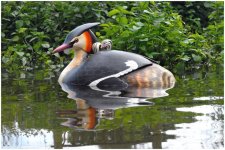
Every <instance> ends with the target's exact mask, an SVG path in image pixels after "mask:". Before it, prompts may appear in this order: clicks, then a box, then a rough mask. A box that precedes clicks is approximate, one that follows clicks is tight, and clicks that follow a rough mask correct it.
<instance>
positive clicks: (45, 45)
mask: <svg viewBox="0 0 225 150" xmlns="http://www.w3.org/2000/svg"><path fill="white" fill-rule="evenodd" d="M41 46H42V47H43V48H49V47H50V45H49V43H44V44H41Z"/></svg>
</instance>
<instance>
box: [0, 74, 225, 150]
mask: <svg viewBox="0 0 225 150" xmlns="http://www.w3.org/2000/svg"><path fill="white" fill-rule="evenodd" d="M209 74H210V76H208V77H206V78H205V75H204V79H199V78H201V73H200V75H199V74H198V79H192V78H191V77H186V78H185V79H182V80H178V82H177V83H176V84H177V85H176V87H175V88H173V89H170V90H168V92H165V90H162V89H161V90H153V91H151V92H150V91H148V89H142V90H140V89H129V90H127V91H115V90H114V91H107V90H104V91H102V90H100V91H95V90H93V89H90V88H89V89H88V88H78V87H72V90H71V87H70V88H69V89H70V91H68V87H66V88H64V91H66V90H65V89H67V91H66V92H67V93H68V95H67V93H65V92H62V90H61V87H60V86H59V85H58V83H57V81H56V80H57V79H56V78H48V77H46V76H45V75H43V73H38V75H37V74H34V75H30V76H31V77H30V78H24V76H23V78H22V79H19V78H15V79H13V80H12V79H11V78H3V85H4V86H3V87H2V129H1V131H2V134H1V136H2V138H1V143H2V144H1V145H2V148H19V149H22V148H46V149H48V148H74V147H79V148H85V149H86V148H139V149H143V148H170V149H172V148H176V149H181V148H182V149H184V148H185V149H186V148H188V149H191V148H192V149H200V148H214V149H215V148H223V147H224V143H223V141H224V136H223V132H224V128H223V127H224V122H223V120H224V117H223V114H224V108H223V99H224V97H223V91H222V90H221V89H223V77H222V76H219V75H218V74H214V73H209ZM27 76H29V75H26V77H27ZM43 78H44V80H43ZM194 78H196V73H195V76H194ZM134 93H135V94H136V95H137V94H139V96H134ZM153 93H154V94H153ZM167 93H169V96H167V95H168V94H167ZM143 94H148V95H147V96H146V95H144V96H143ZM141 95H142V96H141ZM150 95H154V96H152V97H151V98H150V99H148V100H146V98H144V97H149V96H150ZM67 97H69V98H67ZM90 112H92V113H90ZM93 112H94V113H93ZM93 114H94V115H93ZM90 121H92V122H90ZM93 121H94V123H93ZM90 123H93V124H92V125H91V126H88V127H87V125H88V124H89V125H90Z"/></svg>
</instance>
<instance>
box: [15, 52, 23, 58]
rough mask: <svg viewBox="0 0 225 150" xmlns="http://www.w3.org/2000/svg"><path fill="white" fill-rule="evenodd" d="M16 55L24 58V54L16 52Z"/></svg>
mask: <svg viewBox="0 0 225 150" xmlns="http://www.w3.org/2000/svg"><path fill="white" fill-rule="evenodd" d="M16 54H17V55H19V56H20V57H22V56H23V55H24V52H16Z"/></svg>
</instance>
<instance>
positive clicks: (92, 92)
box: [57, 84, 174, 148]
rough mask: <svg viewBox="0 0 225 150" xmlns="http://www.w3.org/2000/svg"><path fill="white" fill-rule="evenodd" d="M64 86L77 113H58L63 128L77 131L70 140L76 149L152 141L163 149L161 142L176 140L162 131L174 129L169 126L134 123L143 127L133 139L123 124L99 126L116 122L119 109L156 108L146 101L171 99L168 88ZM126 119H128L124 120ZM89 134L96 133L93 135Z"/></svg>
mask: <svg viewBox="0 0 225 150" xmlns="http://www.w3.org/2000/svg"><path fill="white" fill-rule="evenodd" d="M61 87H62V89H63V90H64V91H65V92H67V93H68V97H69V98H71V99H73V100H75V103H76V107H77V108H76V110H61V111H57V115H58V117H59V118H61V119H66V121H65V122H62V123H61V125H63V126H67V127H70V128H73V129H75V130H73V132H71V134H70V137H69V139H70V142H71V143H72V145H73V146H80V145H83V144H84V145H89V144H92V143H95V144H100V145H101V146H100V147H101V148H110V147H108V146H107V145H105V144H107V143H108V144H110V143H117V144H119V143H121V144H122V143H127V142H129V141H130V142H132V143H133V144H134V143H137V144H138V143H140V141H142V142H150V141H152V147H153V148H162V146H161V143H162V142H163V141H166V139H168V138H174V136H173V135H165V134H164V133H163V132H162V131H161V129H162V128H164V129H165V130H166V129H167V128H169V129H173V127H172V126H170V125H168V127H162V125H160V124H159V125H155V126H152V127H150V126H149V124H148V123H147V122H136V123H135V124H139V126H140V127H141V128H142V129H138V130H136V129H135V130H136V131H135V130H134V131H135V136H136V138H132V136H129V137H126V135H127V134H131V133H127V131H126V129H125V128H124V127H123V124H120V126H114V127H113V126H112V125H110V128H107V127H105V128H104V127H102V126H100V122H101V121H106V120H116V119H115V118H116V117H115V110H118V109H120V108H123V109H126V108H129V107H140V106H142V107H144V106H147V108H146V109H150V108H151V107H150V106H152V105H154V103H153V102H150V101H147V99H148V100H150V99H153V98H157V97H164V96H168V94H167V93H166V90H167V89H150V88H137V87H128V88H126V89H122V90H120V91H118V90H116V88H115V87H113V88H109V87H107V89H99V88H97V87H95V88H93V87H89V86H74V85H68V84H61ZM170 88H172V87H170ZM147 111H148V110H147ZM137 113H138V112H137ZM142 115H144V114H140V116H142ZM117 119H118V118H117ZM126 119H129V118H123V117H122V120H126ZM132 120H133V119H130V121H129V124H130V125H131V127H132V124H133V123H132ZM134 121H137V120H134ZM142 121H143V120H142ZM146 123H147V124H146ZM121 125H122V126H121ZM136 127H137V126H136ZM136 127H135V128H136ZM171 127H172V128H171ZM129 130H130V129H129ZM90 131H92V132H93V133H90ZM143 134H144V137H143ZM130 138H131V139H130ZM82 142H85V143H82ZM81 143H82V144H81ZM121 144H119V145H117V146H119V147H118V148H132V147H131V145H130V144H124V145H123V144H122V145H121ZM63 146H64V147H65V146H67V145H65V144H64V145H63ZM121 146H122V147H121ZM114 148H117V147H114Z"/></svg>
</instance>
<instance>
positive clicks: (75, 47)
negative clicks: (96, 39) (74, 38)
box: [73, 35, 86, 50]
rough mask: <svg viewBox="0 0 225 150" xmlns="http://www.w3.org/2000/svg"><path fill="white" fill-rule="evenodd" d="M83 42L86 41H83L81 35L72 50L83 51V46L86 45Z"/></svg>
mask: <svg viewBox="0 0 225 150" xmlns="http://www.w3.org/2000/svg"><path fill="white" fill-rule="evenodd" d="M85 42H86V41H85V39H84V37H83V36H82V35H81V36H80V38H79V41H78V42H77V43H75V44H74V45H73V47H74V49H83V50H84V49H85V45H86V43H85Z"/></svg>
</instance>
